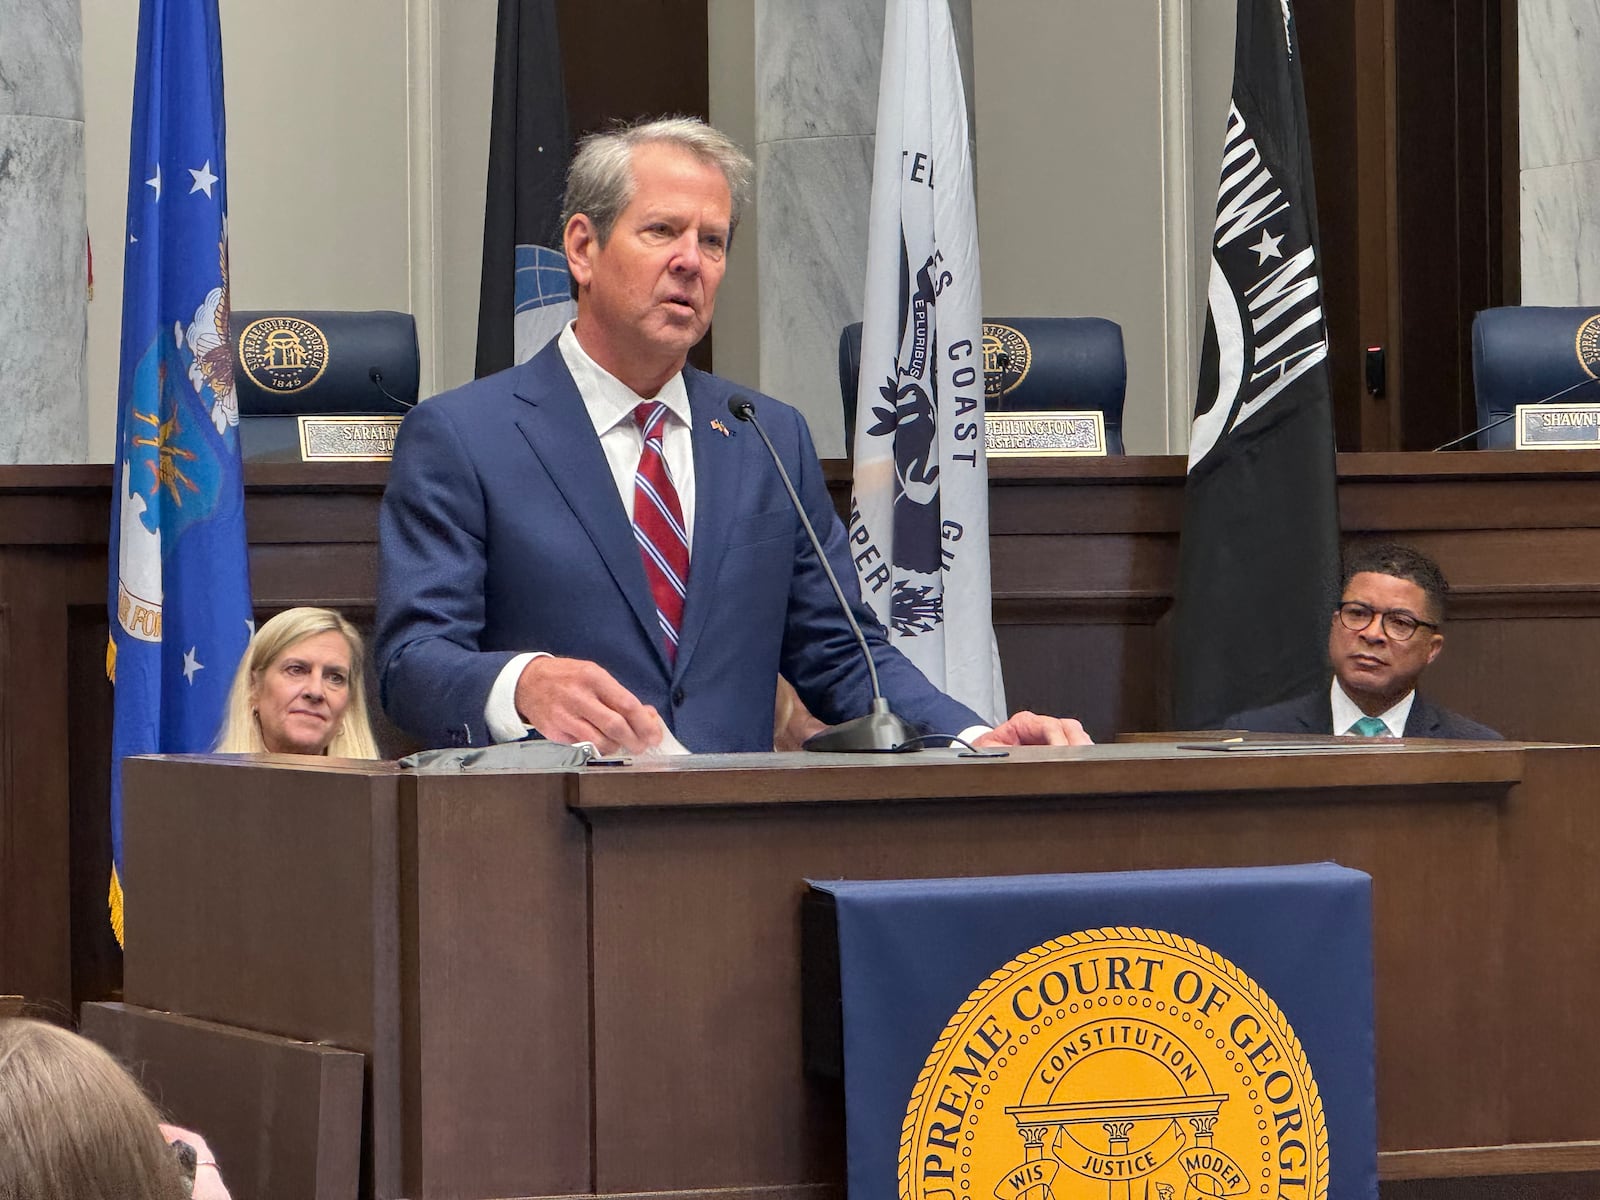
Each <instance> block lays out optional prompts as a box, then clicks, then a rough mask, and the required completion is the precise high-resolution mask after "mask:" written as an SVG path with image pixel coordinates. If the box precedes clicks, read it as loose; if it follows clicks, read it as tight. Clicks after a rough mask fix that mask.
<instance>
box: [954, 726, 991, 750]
mask: <svg viewBox="0 0 1600 1200" xmlns="http://www.w3.org/2000/svg"><path fill="white" fill-rule="evenodd" d="M993 732H994V726H993V725H969V726H967V727H966V728H965V729H963V730H962V731H961V732H960V733H958V734H956V736H957V737H959V738H960V739H961V740H962V741H963V742H966V743H967V744H968V745H969V746H970V745H971V744H972V743H973V742H975V741H977V740H978V739H979V738H981V737H982V736H983V735H984V734H986V733H993Z"/></svg>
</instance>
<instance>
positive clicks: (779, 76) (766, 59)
mask: <svg viewBox="0 0 1600 1200" xmlns="http://www.w3.org/2000/svg"><path fill="white" fill-rule="evenodd" d="M882 53H883V4H882V2H881V0H878V2H877V3H869V2H866V0H808V2H807V3H805V4H795V3H793V2H792V0H758V3H757V5H756V138H757V140H758V141H760V142H775V141H781V140H783V139H785V138H804V137H819V136H822V137H826V136H830V135H837V134H848V135H855V134H861V133H867V134H870V133H871V132H872V131H873V128H874V127H875V126H876V124H877V120H878V64H879V60H880V57H881V55H882Z"/></svg>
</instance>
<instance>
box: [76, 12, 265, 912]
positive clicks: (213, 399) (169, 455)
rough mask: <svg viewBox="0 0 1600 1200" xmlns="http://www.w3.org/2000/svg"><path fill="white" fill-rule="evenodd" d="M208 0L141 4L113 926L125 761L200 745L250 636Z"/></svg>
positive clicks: (125, 388) (121, 487)
mask: <svg viewBox="0 0 1600 1200" xmlns="http://www.w3.org/2000/svg"><path fill="white" fill-rule="evenodd" d="M223 145H224V138H223V115H222V41H221V34H220V31H219V29H218V23H217V0H144V2H143V3H142V4H141V5H140V7H139V52H138V66H137V71H136V75H135V81H134V90H133V136H132V148H131V150H130V152H129V160H130V163H129V173H128V244H127V257H126V265H125V268H124V275H123V299H122V370H121V375H120V378H119V381H118V387H117V404H118V414H117V457H116V467H115V472H114V475H113V482H114V487H113V491H112V508H111V545H112V547H113V554H112V558H111V563H110V566H111V570H110V580H109V602H110V610H111V643H110V645H109V646H108V647H107V650H106V671H107V674H108V675H110V677H111V680H112V683H113V684H114V685H115V695H116V716H115V724H114V727H113V732H112V743H111V842H112V874H111V924H112V927H113V928H114V929H115V930H116V934H117V940H118V941H119V942H120V941H121V940H122V760H123V758H124V757H125V756H127V755H130V754H154V753H182V752H187V751H196V750H205V749H208V748H209V747H210V746H211V745H212V744H213V743H214V742H215V740H216V736H217V727H218V725H219V723H220V721H221V718H222V710H223V701H224V698H225V697H226V696H227V693H228V685H229V684H230V683H231V682H232V679H233V673H234V670H235V668H236V667H237V665H238V662H239V658H240V656H241V655H242V654H243V652H244V649H245V646H246V644H247V643H248V642H249V639H250V629H251V626H250V617H251V610H250V579H249V571H248V565H247V562H246V558H245V532H244V493H243V487H242V484H241V480H240V469H239V406H238V401H237V399H236V398H235V395H234V387H233V353H232V350H231V348H230V344H229V341H228V219H227V189H226V186H225V185H224V181H223V177H224V175H225V174H226V172H225V170H224V154H223Z"/></svg>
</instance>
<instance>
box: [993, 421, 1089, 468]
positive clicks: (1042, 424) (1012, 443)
mask: <svg viewBox="0 0 1600 1200" xmlns="http://www.w3.org/2000/svg"><path fill="white" fill-rule="evenodd" d="M983 437H984V441H983V444H984V452H985V453H986V454H987V455H988V456H989V457H990V458H1090V457H1095V456H1100V457H1104V455H1105V452H1106V422H1105V417H1104V416H1103V415H1102V414H1101V413H1099V412H992V413H985V414H984V415H983Z"/></svg>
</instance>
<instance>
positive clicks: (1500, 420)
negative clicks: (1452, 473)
mask: <svg viewBox="0 0 1600 1200" xmlns="http://www.w3.org/2000/svg"><path fill="white" fill-rule="evenodd" d="M1596 378H1600V376H1594V375H1590V376H1587V377H1586V378H1584V379H1580V380H1578V382H1577V383H1574V384H1571V385H1570V386H1568V387H1564V388H1562V389H1561V390H1560V391H1559V392H1551V393H1550V395H1548V396H1546V397H1545V398H1544V399H1543V400H1535V401H1533V402H1532V405H1531V407H1533V408H1537V407H1538V406H1539V405H1541V404H1549V403H1550V402H1552V401H1554V400H1559V399H1561V397H1563V396H1565V395H1568V394H1569V393H1571V392H1575V391H1577V390H1578V389H1579V388H1581V387H1583V386H1584V385H1585V384H1590V383H1593V382H1594V381H1595V379H1596ZM1516 415H1517V410H1516V409H1515V408H1513V409H1512V410H1511V411H1510V412H1508V413H1507V414H1506V415H1505V416H1503V417H1496V418H1495V419H1494V420H1492V421H1490V422H1489V423H1488V424H1487V425H1480V426H1479V427H1478V428H1476V429H1474V430H1473V431H1472V432H1471V433H1463V434H1462V435H1461V436H1460V437H1458V438H1451V439H1450V440H1449V441H1448V442H1446V443H1445V444H1444V445H1442V446H1435V447H1434V448H1433V451H1432V453H1434V454H1437V453H1439V451H1441V450H1448V449H1450V447H1451V446H1459V445H1460V444H1461V443H1462V442H1464V441H1466V440H1467V439H1468V438H1475V437H1477V436H1478V435H1479V434H1480V433H1488V432H1489V430H1491V429H1499V428H1500V426H1502V425H1504V424H1505V423H1506V422H1507V421H1509V420H1511V418H1512V417H1514V416H1516Z"/></svg>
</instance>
